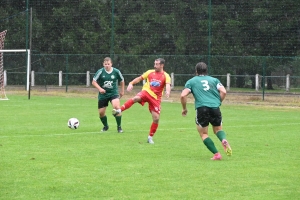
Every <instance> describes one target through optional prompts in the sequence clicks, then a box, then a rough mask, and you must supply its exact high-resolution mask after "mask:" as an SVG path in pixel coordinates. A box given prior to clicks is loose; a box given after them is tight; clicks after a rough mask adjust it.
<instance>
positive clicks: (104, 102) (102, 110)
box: [98, 99, 109, 132]
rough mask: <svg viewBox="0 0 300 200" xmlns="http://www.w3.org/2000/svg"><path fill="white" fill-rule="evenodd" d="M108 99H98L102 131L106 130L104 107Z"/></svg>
mask: <svg viewBox="0 0 300 200" xmlns="http://www.w3.org/2000/svg"><path fill="white" fill-rule="evenodd" d="M108 101H109V100H108V99H104V100H98V111H99V118H100V121H101V122H102V124H103V128H102V130H101V131H102V132H104V131H107V130H108V127H109V126H108V122H107V116H106V107H107V106H108Z"/></svg>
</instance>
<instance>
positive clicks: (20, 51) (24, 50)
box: [0, 49, 31, 91]
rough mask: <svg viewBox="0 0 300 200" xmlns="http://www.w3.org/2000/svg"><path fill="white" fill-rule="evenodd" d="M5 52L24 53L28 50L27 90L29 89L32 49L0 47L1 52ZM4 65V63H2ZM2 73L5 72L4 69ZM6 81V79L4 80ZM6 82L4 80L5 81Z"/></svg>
mask: <svg viewBox="0 0 300 200" xmlns="http://www.w3.org/2000/svg"><path fill="white" fill-rule="evenodd" d="M4 52H11V53H24V52H27V63H26V66H27V68H26V76H27V78H26V90H27V91H29V83H30V81H29V78H30V57H31V54H30V49H27V50H26V49H2V50H1V49H0V53H1V54H3V53H4ZM2 66H3V65H2ZM0 73H3V71H2V72H1V71H0ZM3 81H4V80H3ZM3 84H4V82H3Z"/></svg>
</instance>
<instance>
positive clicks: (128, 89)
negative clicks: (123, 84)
mask: <svg viewBox="0 0 300 200" xmlns="http://www.w3.org/2000/svg"><path fill="white" fill-rule="evenodd" d="M132 88H133V85H132V84H131V83H129V84H128V86H127V91H128V92H130V91H131V90H132Z"/></svg>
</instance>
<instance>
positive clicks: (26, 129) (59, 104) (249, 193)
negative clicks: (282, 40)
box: [0, 94, 300, 200]
mask: <svg viewBox="0 0 300 200" xmlns="http://www.w3.org/2000/svg"><path fill="white" fill-rule="evenodd" d="M94 96H95V95H94ZM9 99H10V100H8V101H0V113H1V118H0V152H1V155H0V156H1V158H0V199H3V200H10V199H30V200H32V199H164V200H167V199H230V200H235V199H237V200H241V199H243V200H244V199H251V200H252V199H264V200H267V199H270V200H274V199H278V200H282V199H289V200H290V199H299V195H300V183H299V180H300V168H299V166H300V153H299V152H300V151H299V150H300V146H299V144H300V143H299V138H300V136H299V125H300V114H299V112H300V107H282V106H268V105H252V104H250V105H249V104H248V105H246V104H245V105H242V104H238V105H234V104H224V105H223V106H222V107H221V109H222V113H223V122H224V130H225V132H226V133H227V139H228V141H229V142H230V145H231V147H232V149H233V155H232V156H231V157H227V156H226V155H225V153H224V152H223V149H222V146H221V143H220V142H219V141H218V139H217V137H216V136H214V135H212V134H211V132H210V136H211V138H212V139H213V141H214V142H215V144H216V146H217V148H218V149H219V150H220V152H221V153H222V155H223V160H221V161H211V160H210V158H211V157H212V154H211V153H210V152H209V151H208V150H207V149H206V148H205V147H204V144H203V143H202V142H201V140H200V137H199V135H198V133H197V131H196V128H195V124H194V115H195V112H194V109H193V104H189V106H188V108H189V113H188V116H186V117H182V116H181V105H180V104H179V103H176V102H173V103H170V102H164V103H163V104H162V108H163V109H162V114H161V120H160V125H159V128H158V131H157V133H156V135H155V137H154V142H155V144H154V145H150V144H148V143H146V140H147V135H148V130H149V126H150V123H151V116H150V114H149V113H148V108H147V107H146V106H145V107H142V106H140V105H139V104H136V105H134V106H133V107H132V108H131V109H130V110H128V111H126V112H124V113H123V121H122V127H123V130H124V133H122V134H120V133H117V130H116V122H115V119H114V118H113V117H112V116H111V114H110V113H111V106H109V107H108V113H107V114H108V120H109V125H110V129H109V131H108V132H105V133H100V129H101V128H102V124H101V123H100V121H99V118H98V114H97V107H96V101H97V100H96V98H92V97H90V96H88V97H84V95H80V97H76V95H74V94H73V95H70V96H68V95H65V96H55V95H54V96H43V95H40V96H37V95H34V96H32V97H31V99H30V100H28V99H27V96H26V95H21V94H20V95H16V94H11V95H9ZM71 117H77V118H78V119H79V120H80V127H79V129H77V130H71V129H69V128H68V127H67V120H68V119H69V118H71ZM210 131H211V129H210Z"/></svg>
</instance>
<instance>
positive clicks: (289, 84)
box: [286, 74, 291, 92]
mask: <svg viewBox="0 0 300 200" xmlns="http://www.w3.org/2000/svg"><path fill="white" fill-rule="evenodd" d="M290 86H291V82H290V75H289V74H287V75H286V91H287V92H289V91H290Z"/></svg>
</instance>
